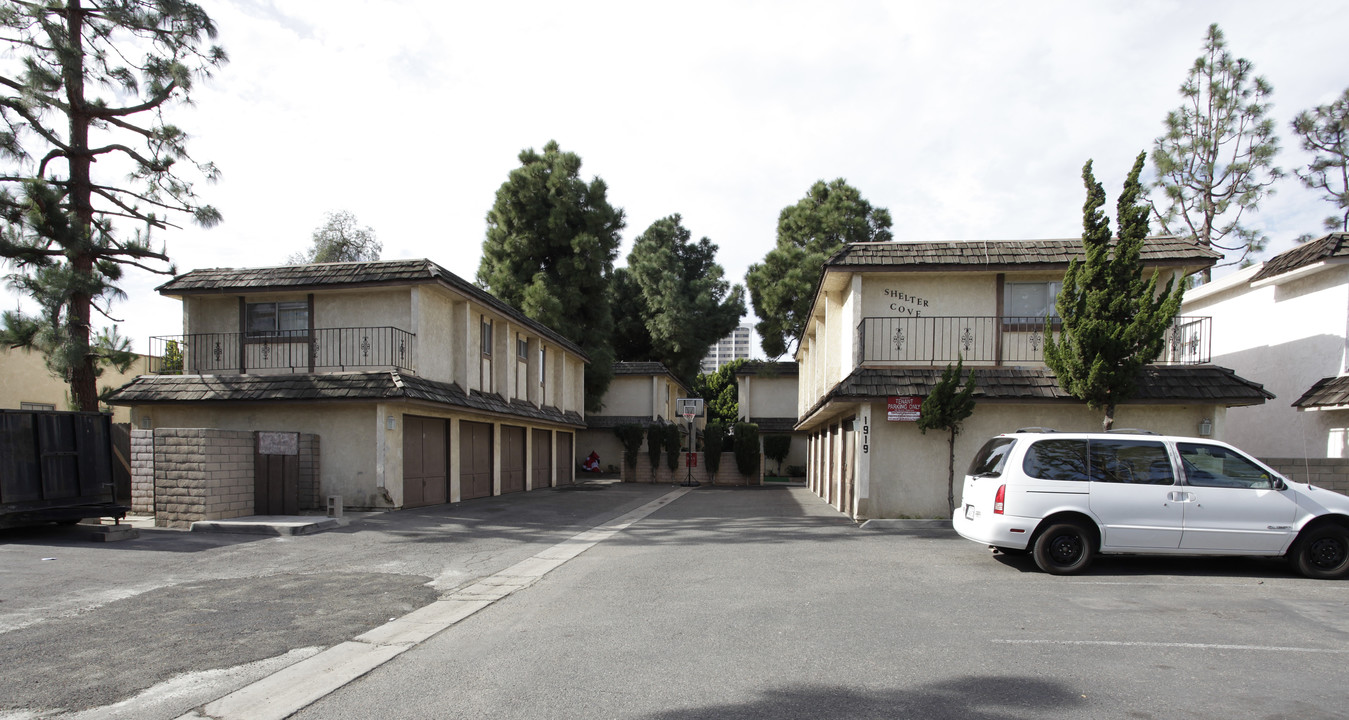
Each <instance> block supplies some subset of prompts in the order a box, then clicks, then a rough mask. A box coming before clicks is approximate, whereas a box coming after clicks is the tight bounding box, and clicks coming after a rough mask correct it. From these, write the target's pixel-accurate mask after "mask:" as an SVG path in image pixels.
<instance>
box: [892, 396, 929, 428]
mask: <svg viewBox="0 0 1349 720" xmlns="http://www.w3.org/2000/svg"><path fill="white" fill-rule="evenodd" d="M922 410H923V396H922V395H899V396H893V397H889V398H886V401H885V419H886V420H889V421H890V422H918V415H919V413H921V412H922Z"/></svg>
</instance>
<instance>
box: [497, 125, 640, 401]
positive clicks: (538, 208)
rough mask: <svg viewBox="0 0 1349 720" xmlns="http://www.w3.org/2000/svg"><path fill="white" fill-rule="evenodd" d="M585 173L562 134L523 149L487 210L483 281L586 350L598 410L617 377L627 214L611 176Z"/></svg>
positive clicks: (589, 392) (590, 392)
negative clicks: (617, 301) (616, 290)
mask: <svg viewBox="0 0 1349 720" xmlns="http://www.w3.org/2000/svg"><path fill="white" fill-rule="evenodd" d="M580 173H581V158H580V157H578V156H577V155H576V154H575V153H570V152H563V151H562V150H561V148H559V147H558V144H557V142H556V141H550V142H549V143H548V144H547V145H545V146H544V148H543V154H539V153H537V152H535V151H534V150H533V148H530V149H528V150H524V151H523V152H521V153H520V167H518V168H516V169H514V170H512V171H511V173H510V178H509V179H508V180H507V181H506V182H505V183H503V184H502V185H501V187H500V188H499V189H498V190H497V194H496V202H495V204H493V206H492V209H491V211H489V212H488V213H487V239H486V240H484V241H483V245H482V261H481V263H480V264H479V266H478V284H479V285H481V286H482V287H484V288H486V289H487V290H488V291H489V292H491V293H492V294H493V295H495V296H497V297H498V298H501V299H502V300H504V301H506V302H507V303H510V304H511V305H514V306H515V307H517V308H519V309H520V310H521V311H523V312H524V313H525V314H526V315H528V316H529V317H530V318H533V319H534V320H537V321H539V322H541V323H543V324H544V325H547V326H548V327H550V328H552V329H553V330H556V331H557V332H559V333H561V334H562V335H563V336H565V337H566V338H568V339H569V340H571V341H572V342H574V343H576V344H577V345H580V346H581V348H582V349H583V350H585V352H586V354H587V355H589V356H590V365H589V366H588V367H587V368H586V376H585V393H586V409H587V410H589V411H591V412H594V411H597V410H598V409H599V406H600V401H601V399H602V398H603V397H604V391H605V390H607V389H608V387H609V382H610V380H612V378H613V367H612V366H613V361H614V352H613V346H612V345H611V343H610V336H611V334H612V332H613V327H614V322H613V314H612V311H611V309H610V305H609V295H608V292H609V282H610V279H611V278H612V276H613V272H614V258H615V257H617V255H618V246H619V242H620V240H621V238H620V237H619V231H621V230H622V229H623V226H624V221H623V211H622V210H621V209H618V208H615V207H613V206H611V205H610V204H609V201H608V199H607V198H606V194H607V190H608V189H607V186H606V185H605V184H604V181H603V180H601V179H599V178H595V179H593V180H591V181H590V182H585V181H584V180H582V179H581V177H580Z"/></svg>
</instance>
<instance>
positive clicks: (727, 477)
mask: <svg viewBox="0 0 1349 720" xmlns="http://www.w3.org/2000/svg"><path fill="white" fill-rule="evenodd" d="M680 455H681V459H680V463H679V467H677V468H675V469H674V471H673V472H671V471H670V468H669V466H667V465H666V464H665V455H664V454H662V455H661V458H660V464H659V465H658V466H657V467H656V468H655V470H654V471H653V470H652V468H651V459H650V458H649V457H647V454H646V453H645V452H643V453H641V455H639V456H638V458H637V467H636V468H635V469H634V468H629V467H628V466H627V463H624V462H622V461H620V463H619V464H620V466H621V467H622V470H623V482H640V483H669V484H672V485H678V484H679V483H682V482H684V481H685V480H687V479H688V476H689V473H688V469H687V468H685V467H684V463H683V459H682V455H683V453H681V454H680ZM697 456H698V467H695V468H693V479H694V480H696V481H698V482H700V483H703V484H707V483H708V482H709V481H711V483H712V484H713V485H762V484H763V472H764V458H763V456H762V455H760V456H759V474H758V476H757V477H752V478H747V477H745V476H744V475H741V474H740V471H739V470H737V469H736V467H735V453H729V452H728V453H722V454H721V465H720V466H719V467H718V468H717V474H716V476H715V477H708V474H707V456H706V453H697Z"/></svg>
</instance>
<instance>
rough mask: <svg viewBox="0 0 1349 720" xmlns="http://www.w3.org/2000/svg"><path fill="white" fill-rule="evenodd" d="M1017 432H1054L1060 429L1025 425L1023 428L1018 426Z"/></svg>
mask: <svg viewBox="0 0 1349 720" xmlns="http://www.w3.org/2000/svg"><path fill="white" fill-rule="evenodd" d="M1016 432H1019V433H1052V432H1058V430H1055V429H1054V428H1047V427H1023V428H1017V429H1016Z"/></svg>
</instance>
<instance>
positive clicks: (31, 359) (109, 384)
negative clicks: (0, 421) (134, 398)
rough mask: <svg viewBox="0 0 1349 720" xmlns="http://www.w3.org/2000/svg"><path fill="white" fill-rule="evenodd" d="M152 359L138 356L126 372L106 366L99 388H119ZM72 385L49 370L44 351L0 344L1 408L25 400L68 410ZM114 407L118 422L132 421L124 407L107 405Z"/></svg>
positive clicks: (143, 371) (115, 420)
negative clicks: (1, 345)
mask: <svg viewBox="0 0 1349 720" xmlns="http://www.w3.org/2000/svg"><path fill="white" fill-rule="evenodd" d="M149 362H150V359H149V358H148V357H147V356H144V355H140V356H137V358H136V361H135V362H134V363H132V365H131V367H130V368H128V369H127V371H126V372H124V373H119V372H117V369H116V368H111V367H110V368H104V369H103V377H101V378H99V379H98V388H99V389H100V390H102V389H104V388H117V387H121V386H122V385H125V384H127V383H128V382H131V380H132V379H133V378H135V377H136V376H137V375H141V374H144V373H146V372H148V371H149ZM69 396H70V386H69V385H67V384H66V383H65V381H63V380H61V379H60V378H56V377H53V376H52V374H51V373H50V372H48V371H47V365H46V360H45V359H44V358H43V356H42V353H40V352H36V351H28V350H23V349H14V348H9V347H0V408H5V409H11V410H17V409H19V407H20V405H21V404H22V403H45V404H47V405H51V406H52V408H53V409H55V410H69V409H71V408H70V401H69V399H68V398H69ZM103 410H104V411H105V412H106V411H108V410H111V411H112V421H113V422H115V423H125V422H131V411H130V410H128V409H127V408H125V407H113V408H107V407H104V408H103Z"/></svg>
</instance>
